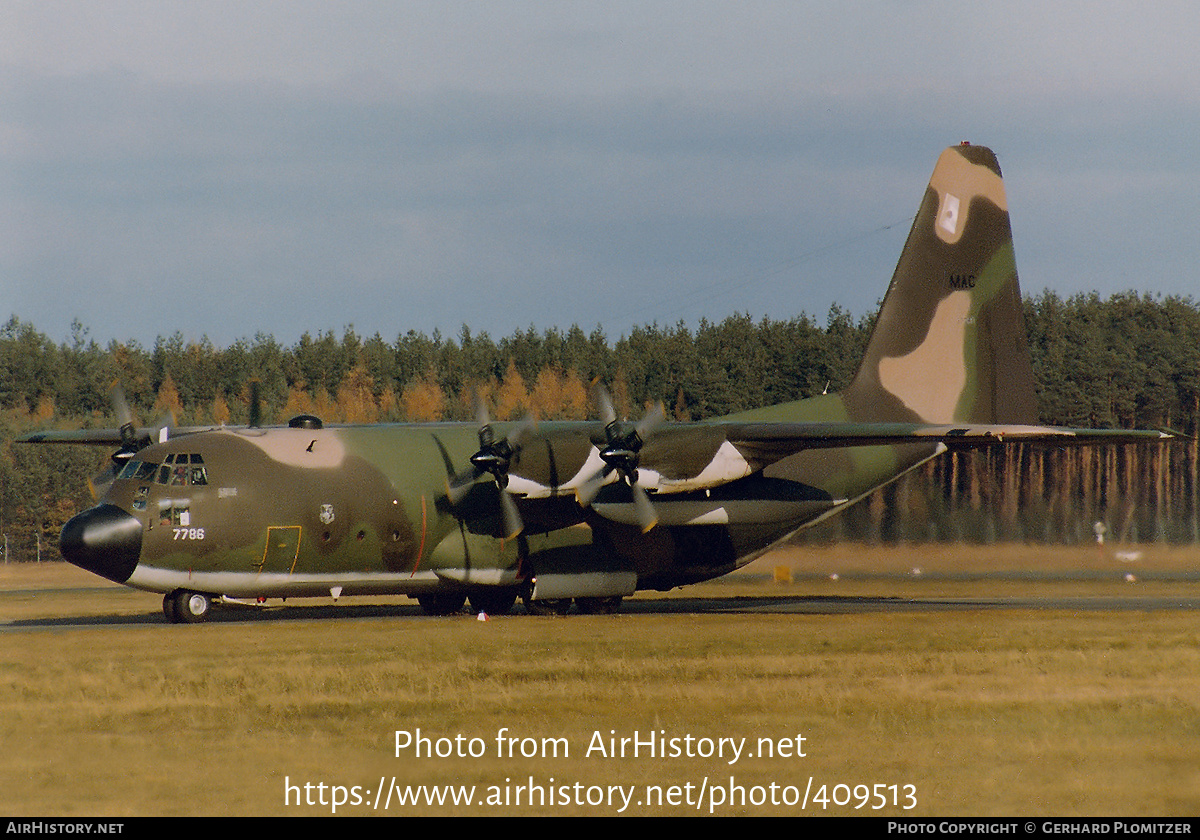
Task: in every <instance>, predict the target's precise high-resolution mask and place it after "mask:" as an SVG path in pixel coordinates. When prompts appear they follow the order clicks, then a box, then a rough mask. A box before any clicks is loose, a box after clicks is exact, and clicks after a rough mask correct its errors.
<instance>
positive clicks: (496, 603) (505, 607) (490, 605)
mask: <svg viewBox="0 0 1200 840" xmlns="http://www.w3.org/2000/svg"><path fill="white" fill-rule="evenodd" d="M470 598H471V612H473V613H487V614H488V615H508V613H509V611H510V610H511V609H512V608H513V604H515V603H516V602H517V590H515V589H510V588H503V587H498V586H493V587H488V588H487V589H475V590H472V592H471V594H470Z"/></svg>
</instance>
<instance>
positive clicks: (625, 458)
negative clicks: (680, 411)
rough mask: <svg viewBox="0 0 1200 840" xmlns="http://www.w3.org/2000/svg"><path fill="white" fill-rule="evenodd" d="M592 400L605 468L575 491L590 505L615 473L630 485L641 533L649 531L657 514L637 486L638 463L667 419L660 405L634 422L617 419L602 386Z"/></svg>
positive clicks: (581, 501)
mask: <svg viewBox="0 0 1200 840" xmlns="http://www.w3.org/2000/svg"><path fill="white" fill-rule="evenodd" d="M593 397H594V399H595V400H596V405H597V407H598V408H599V409H600V419H601V420H603V421H604V441H605V445H604V448H603V449H601V450H600V460H602V461H604V466H603V467H601V468H600V469H599V470H597V471H596V472H595V473H593V474H592V475H591V476H589V477H588V478H586V479H585V480H584V481H583V483H582V484H581V485H580V486H579V488H578V490H576V495H577V496H578V498H579V503H580V504H581V505H590V504H591V503H592V501H593V500H594V499H595V498H596V494H597V493H599V492H600V488H601V487H603V486H604V484H605V483H606V482H607V481H608V477H609V476H610V475H611V474H612V473H613V472H614V471H615V472H616V473H617V474H618V475H619V476H620V478H621V480H622V481H624V483H625V484H627V485H628V486H629V490H630V493H631V494H632V495H633V505H634V509H635V512H636V515H637V521H638V524H639V525H641V528H642V533H645V532H647V531H649V530H650V529H651V528H653V527H654V526H655V525H657V524H658V514H657V513H655V511H654V505H652V504H651V503H650V497H649V495H648V494H647V493H646V491H645V489H643V488H642V487H641V485H639V484H638V483H637V480H638V469H637V468H638V463H639V462H640V461H641V452H642V447H643V446H644V445H645V443H646V440H647V439H648V438H649V437H650V435H651V433H652V432H653V431H654V429H655V428H657V427H658V425H659V424H660V423H661V422H662V421H663V419H664V418H665V417H666V413H665V412H664V411H663V407H662V403H658V404H656V405H655V406H654V407H653V408H651V409H650V410H649V411H648V412H646V414H645V415H644V416H643V417H642V419H641V420H639V421H638V422H637V423H630V422H629V421H622V420H618V419H617V413H616V411H614V410H613V404H612V398H611V397H610V396H609V394H608V391H607V390H605V389H604V387H603V386H601V385H596V386H595V387H594V388H593Z"/></svg>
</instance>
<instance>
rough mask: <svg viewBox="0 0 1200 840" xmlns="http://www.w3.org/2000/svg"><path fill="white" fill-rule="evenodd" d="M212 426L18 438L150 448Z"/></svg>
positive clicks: (22, 438)
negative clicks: (131, 445)
mask: <svg viewBox="0 0 1200 840" xmlns="http://www.w3.org/2000/svg"><path fill="white" fill-rule="evenodd" d="M209 428H211V427H210V426H170V427H167V426H162V427H158V428H150V427H141V428H136V429H132V430H130V431H131V432H132V436H130V433H129V432H125V433H124V435H123V434H122V431H121V430H120V429H68V430H61V431H45V432H29V433H27V434H24V435H21V436H20V437H18V438H17V442H18V443H75V444H83V445H86V446H113V447H119V446H122V445H124V444H125V443H126V441H127V440H130V441H134V442H137V443H140V444H141V445H143V446H148V445H149V444H151V443H158V442H161V441H163V440H166V439H167V437H168V434H169V436H170V437H173V438H174V437H180V436H182V435H190V434H195V433H196V432H201V431H206V430H208V429H209Z"/></svg>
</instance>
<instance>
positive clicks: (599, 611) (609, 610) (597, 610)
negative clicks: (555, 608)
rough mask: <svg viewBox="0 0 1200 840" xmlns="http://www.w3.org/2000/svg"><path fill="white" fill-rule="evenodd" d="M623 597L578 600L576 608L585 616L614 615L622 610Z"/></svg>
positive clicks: (576, 600) (613, 596) (611, 596)
mask: <svg viewBox="0 0 1200 840" xmlns="http://www.w3.org/2000/svg"><path fill="white" fill-rule="evenodd" d="M622 600H623V599H622V597H621V596H620V595H610V596H609V597H607V598H576V599H575V606H577V607H579V611H580V612H581V613H583V614H584V615H612V614H613V613H615V612H616V611H617V610H619V609H621V601H622Z"/></svg>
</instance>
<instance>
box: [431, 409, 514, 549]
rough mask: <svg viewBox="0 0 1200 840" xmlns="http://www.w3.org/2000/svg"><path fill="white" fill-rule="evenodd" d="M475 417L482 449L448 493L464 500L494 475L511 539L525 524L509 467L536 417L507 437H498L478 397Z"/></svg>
mask: <svg viewBox="0 0 1200 840" xmlns="http://www.w3.org/2000/svg"><path fill="white" fill-rule="evenodd" d="M475 419H476V420H477V421H478V423H479V451H478V452H476V453H475V454H474V455H472V456H471V466H470V468H469V469H467V470H465V471H463V472H461V473H459V474H458V475H456V476H454V477H453V478H451V479H450V481H449V482H448V483H447V485H446V496H447V498H449V499H450V503H451V504H455V505H456V504H458V503H459V502H460V501H462V499H463V497H465V496H466V495H467V493H468V491H470V489H471V487H472V486H474V484H475V482H476V481H478V480H479V479H480V478H482V477H483V476H485V475H491V476H492V478H494V479H495V481H496V486H497V487H499V488H500V509H501V513H502V515H503V517H504V535H505V538H506V539H512V538H513V537H515V536H517V534H519V533H521V531H522V530H524V528H525V524H524V523H523V522H522V521H521V514H520V512H519V511H518V510H517V503H516V502H515V501H514V500H513V497H512V494H510V493H509V492H508V470H509V467H510V466H512V460H513V457H514V456H515V455H516V454H517V453H518V452H519V451H520V449H521V438H522V437H524V436H525V434H526V433H527V432H528V431H529V430H530V429H531V428H533V425H534V423H533V419H532V418H529V417H527V418H525V419H524V420H522V421H521V422H520V423H518V424H517V426H516V427H515V428H513V430H512V431H510V432H509V433H508V435H507V436H505V437H503V438H501V439H499V440H497V439H496V431H495V429H493V428H492V423H491V420H490V419H489V418H488V413H487V406H485V405H484V404H483V401H482V400H481V399H479V397H478V395H476V397H475Z"/></svg>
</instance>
